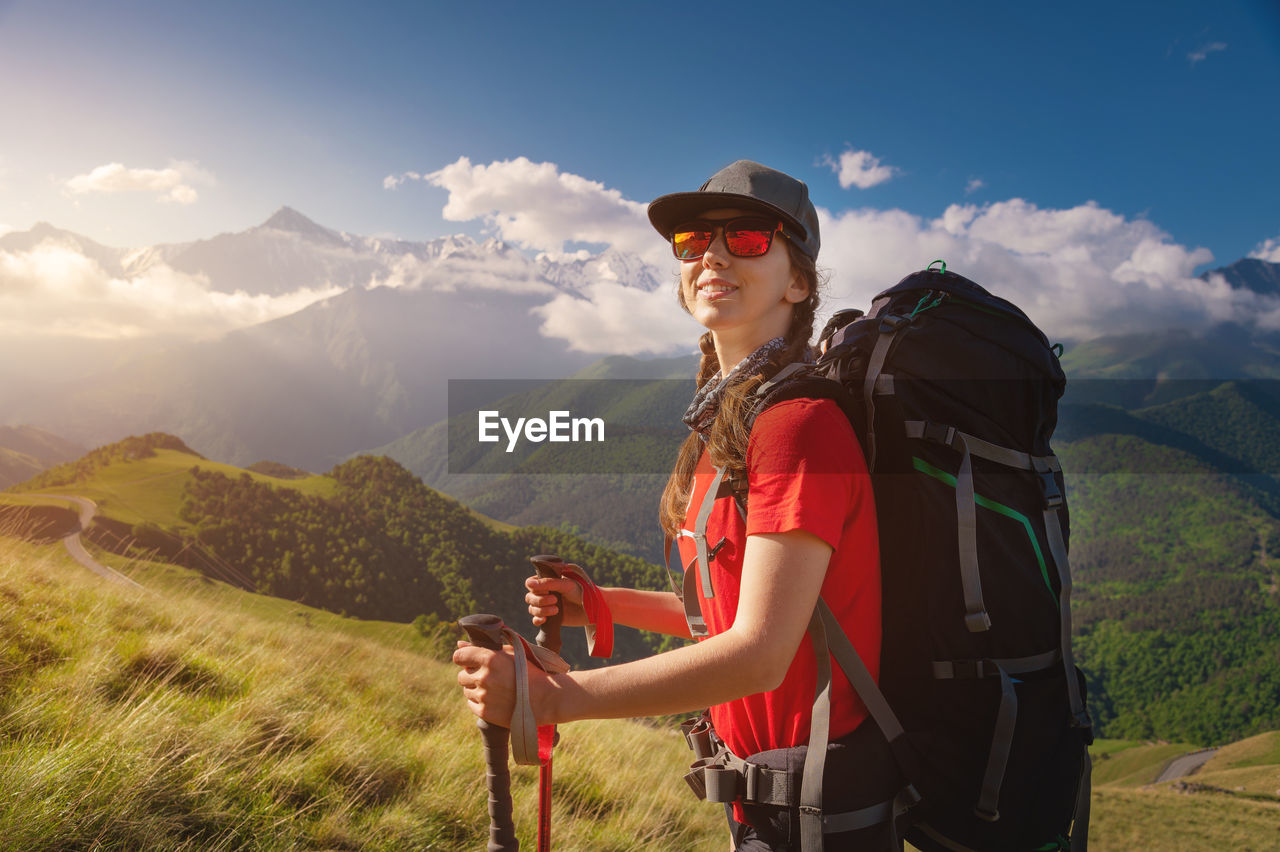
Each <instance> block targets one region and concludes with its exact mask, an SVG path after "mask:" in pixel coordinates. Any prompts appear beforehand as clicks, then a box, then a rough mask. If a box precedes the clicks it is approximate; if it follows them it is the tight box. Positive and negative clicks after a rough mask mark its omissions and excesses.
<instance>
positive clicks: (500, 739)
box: [458, 615, 520, 852]
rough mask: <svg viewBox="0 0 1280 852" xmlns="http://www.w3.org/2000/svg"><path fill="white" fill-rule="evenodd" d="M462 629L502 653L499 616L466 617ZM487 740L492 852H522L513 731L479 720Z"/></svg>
mask: <svg viewBox="0 0 1280 852" xmlns="http://www.w3.org/2000/svg"><path fill="white" fill-rule="evenodd" d="M458 626H460V627H461V628H462V629H463V630H465V631H466V632H467V637H468V638H469V639H470V640H471V643H472V644H473V645H479V646H480V647H481V648H488V649H489V650H491V651H499V652H501V651H502V628H503V624H502V619H501V618H499V617H498V616H496V615H466V616H463V617H462V618H460V619H458ZM476 727H477V728H479V729H480V735H481V737H482V738H483V739H484V764H485V782H486V784H487V786H488V788H489V845H488V847H487V850H488V852H519V850H520V841H519V840H517V839H516V824H515V819H514V818H513V817H512V815H511V768H510V767H509V766H508V765H507V758H508V754H509V750H510V739H511V731H510V730H508V729H507V728H504V727H502V726H501V725H493V724H490V723H489V722H486V721H485V720H484V719H478V720H476Z"/></svg>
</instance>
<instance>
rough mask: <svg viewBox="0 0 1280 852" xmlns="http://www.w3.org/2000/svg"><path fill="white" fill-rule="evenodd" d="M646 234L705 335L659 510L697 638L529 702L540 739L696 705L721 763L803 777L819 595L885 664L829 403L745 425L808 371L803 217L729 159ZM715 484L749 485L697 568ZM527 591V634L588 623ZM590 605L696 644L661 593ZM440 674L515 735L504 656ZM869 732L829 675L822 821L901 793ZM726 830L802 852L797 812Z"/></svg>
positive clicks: (754, 818) (867, 525)
mask: <svg viewBox="0 0 1280 852" xmlns="http://www.w3.org/2000/svg"><path fill="white" fill-rule="evenodd" d="M649 219H650V221H651V222H652V223H653V225H654V227H655V228H657V230H658V232H659V233H661V234H662V235H663V236H664V237H666V238H667V239H668V240H670V241H671V242H672V247H673V251H674V253H675V255H676V257H677V258H679V259H680V260H681V261H682V263H681V270H680V290H679V299H680V304H681V306H682V307H684V309H685V310H686V311H688V312H689V313H690V314H691V315H692V316H693V317H694V319H696V320H697V321H698V322H699V323H701V324H702V325H703V326H704V327H705V328H706V329H707V331H706V333H705V334H703V336H702V338H701V341H700V346H701V350H702V362H701V365H700V368H699V371H698V386H699V390H698V393H697V395H696V396H695V398H694V401H693V404H692V405H691V406H690V408H689V411H688V412H687V413H686V415H685V422H686V423H688V424H689V426H690V429H691V430H692V431H691V434H690V435H689V437H688V439H687V440H686V441H685V443H684V445H683V447H682V448H681V452H680V455H679V458H678V460H677V462H676V466H675V469H674V470H673V472H672V475H671V478H670V480H669V482H668V484H667V487H666V491H665V493H664V494H663V498H662V507H661V522H662V526H663V528H664V530H665V531H666V532H667V534H668V535H670V536H672V537H674V538H677V540H678V541H679V542H680V544H681V554H682V557H683V562H684V564H685V565H686V566H688V567H687V570H688V571H692V572H695V574H698V575H703V576H699V577H698V581H697V585H696V587H694V588H693V589H692V590H691V592H690V593H691V594H696V595H697V598H698V603H699V604H700V608H701V612H702V615H703V617H704V618H705V620H706V627H707V631H708V632H709V634H710V635H709V636H708V637H707V638H704V639H703V640H702V641H699V642H698V643H696V644H692V645H688V646H685V647H682V648H678V649H676V650H673V651H669V652H666V653H663V654H659V655H656V656H654V657H650V658H648V659H644V660H640V661H637V662H632V663H625V664H622V665H617V666H611V667H608V668H604V669H596V670H590V671H580V672H571V673H568V674H563V675H544V674H542V673H537V674H536V675H533V676H531V685H530V686H531V694H532V704H533V709H534V714H535V716H536V718H537V720H538V722H539V724H552V723H558V722H568V721H573V720H576V719H587V718H610V717H632V716H655V715H663V714H672V713H681V712H686V711H688V710H690V709H691V708H696V707H710V708H711V719H712V722H713V723H714V726H715V730H716V733H717V734H718V736H719V737H720V738H721V739H722V740H723V741H724V743H725V744H726V745H727V746H728V748H729V749H730V750H731V751H732V752H733V753H734V754H735V755H738V756H739V757H743V758H748V757H749V758H751V760H752V762H753V763H759V764H761V765H765V766H770V767H773V768H780V769H786V768H791V769H795V768H796V767H798V766H799V765H801V764H802V763H803V760H804V757H803V751H804V749H803V747H804V745H805V743H806V742H807V741H808V736H809V725H810V717H811V709H812V705H813V701H814V691H815V683H816V678H817V675H816V671H817V665H816V663H815V656H814V651H813V648H812V646H811V643H810V640H809V638H808V637H807V635H806V632H807V630H808V628H809V624H810V619H811V617H812V615H813V613H814V608H815V605H816V604H817V602H818V598H819V594H821V596H822V599H823V600H824V601H825V602H826V604H827V605H828V606H829V607H830V608H831V610H832V611H833V612H834V614H835V616H836V618H837V620H838V621H839V622H840V624H841V626H842V627H843V629H844V631H845V632H846V634H847V635H848V636H849V637H850V638H851V639H852V641H853V643H854V646H855V647H856V648H857V650H858V652H859V655H860V656H861V657H862V659H863V660H864V661H866V663H867V666H868V667H869V668H870V670H871V672H872V675H873V676H874V675H875V674H876V673H877V671H878V663H879V652H880V575H879V561H878V546H877V539H876V520H875V507H874V502H873V499H872V494H871V487H870V481H869V478H868V476H867V473H866V465H865V462H864V461H863V458H862V454H861V450H860V448H859V447H858V443H857V439H856V438H855V436H854V433H853V430H852V427H851V426H850V425H849V422H848V419H847V418H846V416H845V415H844V414H843V413H842V412H841V410H840V408H839V407H838V406H837V405H836V403H834V402H832V401H831V400H813V399H793V400H789V401H785V402H780V403H778V404H776V405H773V406H770V407H769V408H768V409H767V410H765V411H763V412H761V413H760V414H759V415H758V417H757V418H756V419H755V421H754V424H753V425H751V426H750V427H749V426H748V424H747V418H748V415H749V414H751V413H752V411H751V410H752V407H753V406H752V403H753V397H752V393H753V391H755V390H756V388H758V387H759V385H760V384H761V383H762V382H763V381H765V380H767V379H768V378H770V377H771V376H773V375H774V374H775V373H777V372H778V370H779V369H780V368H782V367H783V366H785V365H787V364H790V363H792V362H796V361H803V360H806V359H808V357H809V353H810V348H809V340H810V338H811V336H812V333H813V321H814V314H815V311H816V309H817V306H818V276H817V272H816V266H815V263H816V258H817V253H818V247H819V234H818V219H817V214H816V211H815V209H814V207H813V204H812V203H811V202H810V201H809V197H808V189H807V187H806V186H805V185H804V184H803V183H802V182H800V181H798V180H796V179H794V178H792V177H790V176H788V175H785V174H783V173H781V172H778V171H774V170H773V169H769V168H766V167H764V166H762V165H760V164H758V163H753V162H750V161H746V160H742V161H739V162H737V163H734V164H733V165H731V166H728V167H726V168H724V169H722V170H721V171H720V172H718V173H716V174H715V175H714V176H713V177H712V178H711V179H710V180H708V181H707V182H706V183H704V184H703V186H702V187H701V188H700V189H699V190H698V191H697V192H686V193H676V194H674V195H666V196H663V197H661V198H658V199H657V200H655V201H654V202H653V203H652V204H651V205H650V207H649ZM717 467H724V468H726V470H727V472H728V475H729V477H730V478H731V479H733V480H736V481H737V482H739V483H741V482H743V481H745V482H746V484H747V489H746V500H745V504H746V508H745V511H743V510H741V508H740V503H739V501H738V500H736V499H735V496H734V493H733V491H732V489H729V490H726V491H724V496H723V497H721V498H720V499H715V498H714V497H713V500H714V502H713V503H712V505H711V507H710V514H709V515H708V516H706V517H705V532H706V542H707V543H708V546H709V547H710V548H711V551H712V552H713V555H711V554H709V553H707V551H706V550H704V551H703V552H704V554H705V555H708V556H710V558H709V559H707V560H706V565H705V568H704V566H699V567H698V568H694V565H696V564H698V563H697V558H696V553H695V550H696V548H695V547H694V546H693V545H692V544H691V541H692V539H691V538H690V532H691V531H693V530H694V529H695V524H696V521H697V519H696V517H695V516H696V515H697V513H698V510H699V508H700V507H701V504H702V496H703V495H704V493H705V492H706V491H707V490H708V488H709V487H711V485H712V484H713V481H714V479H715V470H716V468H717ZM717 493H719V492H717ZM741 496H742V495H741V489H739V497H741ZM695 498H696V499H695ZM744 514H745V517H744ZM708 580H709V581H710V583H709V584H708V583H707V581H708ZM708 585H709V586H710V588H708ZM527 586H528V589H529V593H528V595H527V597H526V600H527V601H528V603H529V611H530V613H531V614H532V615H533V620H534V623H535V624H541V623H542V622H543V621H544V620H545V619H546V618H547V617H549V616H551V615H554V614H555V613H556V611H557V610H556V608H555V605H554V600H555V599H554V598H553V597H552V593H553V592H554V593H559V594H560V595H562V596H563V600H564V606H565V612H564V623H565V624H570V625H572V624H578V625H581V624H584V623H585V616H584V613H583V609H582V606H581V593H580V590H579V588H578V586H577V585H576V584H575V583H573V582H571V581H568V580H544V579H539V578H536V577H531V578H530V579H529V580H528V581H527ZM686 588H689V586H686ZM604 594H605V597H606V599H607V601H608V604H609V607H610V609H611V611H612V613H613V617H614V620H615V621H617V622H618V623H622V624H627V625H630V626H632V627H636V628H641V629H645V630H652V631H657V632H662V633H667V634H672V635H676V636H684V637H689V636H690V635H691V630H690V626H689V624H688V623H687V622H686V614H685V607H684V605H683V604H682V603H681V601H680V600H679V599H678V598H677V597H676V595H674V594H671V593H670V592H647V591H638V590H632V589H612V588H611V589H606V590H604ZM454 662H455V663H457V664H458V665H459V666H461V667H462V671H460V672H459V675H458V682H459V684H460V685H461V686H462V687H463V693H464V695H465V696H466V698H467V700H468V702H469V704H470V709H471V710H472V712H473V713H475V714H476V715H479V716H481V717H483V718H484V719H486V720H488V721H490V722H494V723H497V724H500V725H507V724H509V722H510V718H511V713H512V707H513V704H514V695H513V691H514V687H513V683H514V675H513V667H512V664H511V660H510V656H509V655H507V654H497V653H494V652H491V651H485V650H483V649H480V648H476V647H471V646H466V645H462V646H461V647H460V648H459V650H458V651H457V653H456V654H455V655H454ZM866 716H867V712H866V709H865V708H864V707H863V705H862V702H861V701H860V700H858V698H857V696H856V694H855V693H854V691H853V689H852V688H851V687H850V685H849V682H848V680H846V679H845V677H844V675H843V674H842V673H841V672H839V671H838V670H836V671H835V672H834V674H833V677H832V698H831V720H830V737H831V740H832V743H833V744H832V746H831V748H830V749H829V751H828V758H827V769H826V775H825V777H826V784H825V786H824V794H823V796H824V798H823V805H824V810H825V811H826V812H827V813H836V812H844V811H849V810H855V809H857V808H859V807H861V806H864V805H871V804H875V803H879V802H882V801H883V800H885V799H886V798H888V799H891V798H892V797H893V795H894V793H895V792H896V789H897V787H898V786H899V783H898V781H897V776H896V772H895V771H894V770H893V768H892V761H891V760H890V759H889V757H888V752H887V750H886V747H885V746H884V741H883V738H882V737H881V736H880V735H879V733H878V731H876V730H875V725H874V723H871V722H867V723H866V724H862V723H863V722H864V720H865V719H866ZM854 776H856V779H855V777H854ZM833 779H834V780H833ZM730 828H731V830H732V831H733V833H734V843H735V844H736V848H738V849H742V850H782V849H799V848H800V839H799V838H800V826H799V817H798V811H797V808H795V807H790V808H788V807H786V806H781V805H769V804H758V803H752V802H749V801H747V802H742V801H740V802H738V803H736V804H735V807H734V809H733V812H732V815H731V816H730ZM891 834H892V832H891V831H890V829H889V825H888V824H887V823H882V824H880V825H876V826H872V827H870V828H866V829H862V830H859V831H853V832H846V833H844V834H839V835H828V838H827V843H826V848H827V849H845V848H858V849H872V848H895V847H896V844H894V843H893V842H892V841H891V840H890V839H889V838H890V836H891Z"/></svg>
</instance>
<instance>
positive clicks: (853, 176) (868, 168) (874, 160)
mask: <svg viewBox="0 0 1280 852" xmlns="http://www.w3.org/2000/svg"><path fill="white" fill-rule="evenodd" d="M823 162H824V163H825V164H826V165H828V166H830V167H831V171H833V172H835V173H836V177H837V178H838V179H839V181H840V187H841V188H842V189H848V188H849V187H851V186H856V187H857V188H858V189H869V188H871V187H873V186H875V185H877V184H881V183H884V182H885V181H887V180H889V179H890V178H892V177H893V176H894V175H896V174H898V172H899V171H900V170H899V169H898V168H896V167H895V166H885V165H881V164H880V159H879V158H878V157H875V156H873V155H872V153H871V152H870V151H854V150H852V149H850V150H848V151H845V152H844V153H843V154H841V155H840V160H839V161H838V162H837V161H836V160H833V159H831V158H830V157H825V158H824V159H823Z"/></svg>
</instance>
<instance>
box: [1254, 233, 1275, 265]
mask: <svg viewBox="0 0 1280 852" xmlns="http://www.w3.org/2000/svg"><path fill="white" fill-rule="evenodd" d="M1249 257H1253V258H1257V259H1258V260H1269V261H1271V262H1272V263H1280V237H1272V238H1271V239H1269V240H1267V241H1266V242H1262V243H1259V244H1258V247H1257V248H1255V249H1254V250H1253V251H1251V252H1249Z"/></svg>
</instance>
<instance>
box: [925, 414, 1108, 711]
mask: <svg viewBox="0 0 1280 852" xmlns="http://www.w3.org/2000/svg"><path fill="white" fill-rule="evenodd" d="M905 425H906V434H907V437H908V438H921V439H924V440H927V441H933V442H935V443H940V444H945V445H947V446H950V447H951V448H952V449H955V450H957V451H959V452H961V453H962V454H963V458H962V461H961V466H960V470H961V474H962V475H963V474H965V473H967V474H968V476H967V485H968V489H967V499H966V495H962V494H961V488H960V486H961V476H957V477H956V511H957V513H960V514H961V515H962V516H963V515H966V514H967V515H972V514H974V513H975V511H976V510H975V509H974V499H973V496H972V495H973V470H972V465H971V463H970V457H971V456H977V457H979V458H982V459H986V460H987V461H992V462H995V463H996V464H1002V465H1004V466H1005V467H1012V468H1017V469H1018V470H1026V471H1031V472H1032V473H1035V474H1036V475H1037V476H1038V477H1039V479H1040V489H1041V492H1042V493H1043V495H1044V525H1045V534H1046V536H1047V537H1048V540H1049V553H1050V554H1051V555H1052V557H1053V562H1054V565H1055V566H1056V567H1057V570H1058V582H1059V586H1060V590H1059V594H1058V612H1059V630H1060V632H1059V642H1060V643H1061V645H1062V666H1063V668H1064V669H1065V671H1066V680H1067V698H1068V700H1069V701H1070V704H1071V718H1072V725H1073V726H1074V727H1077V728H1091V727H1093V722H1092V721H1091V720H1090V719H1089V713H1088V711H1087V710H1086V709H1085V706H1084V698H1083V696H1082V695H1081V693H1080V683H1079V681H1078V680H1077V676H1076V670H1075V669H1076V667H1075V658H1074V655H1073V654H1072V652H1071V564H1070V561H1069V559H1068V557H1067V545H1066V541H1065V539H1064V537H1063V535H1062V522H1061V520H1060V518H1059V516H1058V513H1059V512H1060V511H1061V509H1062V507H1063V505H1064V501H1063V497H1062V492H1061V490H1059V488H1058V484H1057V482H1056V481H1055V479H1054V474H1056V473H1061V471H1062V465H1061V464H1059V462H1058V458H1057V456H1052V455H1050V456H1032V455H1030V454H1028V453H1024V452H1020V451H1018V450H1013V449H1010V448H1008V447H1002V446H1000V445H998V444H993V443H991V442H990V441H984V440H982V439H981V438H978V437H975V436H973V435H968V434H965V433H964V432H961V431H959V430H958V429H955V428H954V427H951V426H945V425H942V424H937V423H930V422H928V421H923V420H909V421H907V423H906V424H905ZM974 525H975V526H976V521H974ZM961 526H962V531H961V545H960V547H961V552H960V566H961V569H960V570H961V573H962V575H963V574H964V573H965V571H966V570H972V571H973V572H974V574H975V577H974V582H973V584H972V586H973V587H974V588H976V590H977V598H976V604H977V606H978V607H980V608H982V612H983V615H985V614H986V612H985V607H982V599H981V594H982V589H981V585H980V584H979V583H977V581H976V572H977V544H976V540H975V541H974V542H973V546H972V549H970V548H969V546H968V543H967V542H966V540H965V536H964V532H963V526H964V524H963V523H962V524H961ZM970 565H971V566H972V567H971V568H968V567H967V566H970ZM962 580H963V584H964V588H965V607H966V610H968V609H969V607H970V606H971V601H970V597H969V595H970V588H971V583H970V581H969V579H967V578H964V577H963V576H962ZM965 623H966V624H969V623H970V622H969V617H968V616H966V618H965ZM988 626H990V621H989V619H988ZM970 629H971V630H972V629H973V628H972V627H971V628H970Z"/></svg>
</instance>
